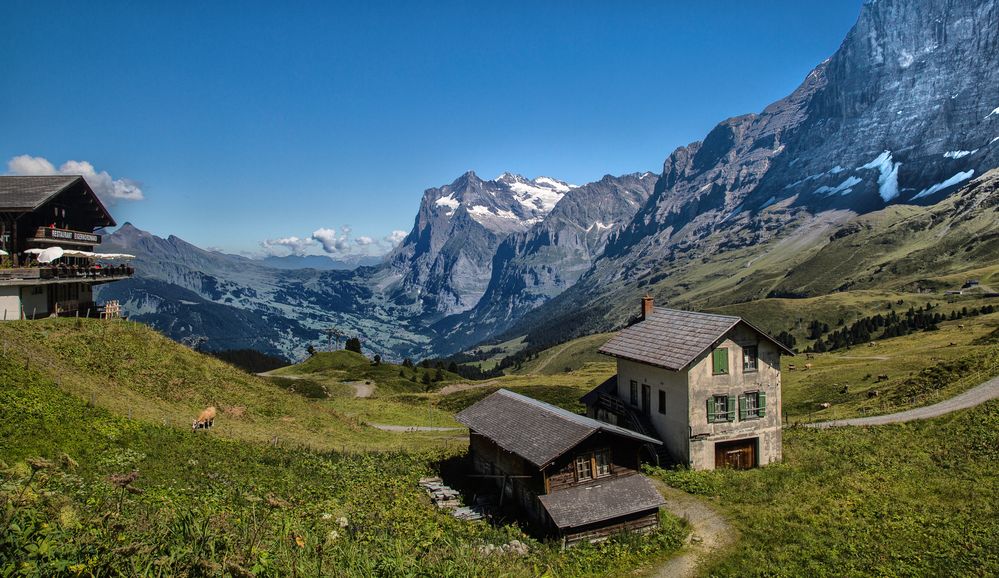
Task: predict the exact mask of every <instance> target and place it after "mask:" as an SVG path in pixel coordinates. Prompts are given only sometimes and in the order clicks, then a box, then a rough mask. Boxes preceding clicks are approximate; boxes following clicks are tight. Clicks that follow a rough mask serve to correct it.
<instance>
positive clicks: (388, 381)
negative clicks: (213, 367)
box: [267, 350, 464, 396]
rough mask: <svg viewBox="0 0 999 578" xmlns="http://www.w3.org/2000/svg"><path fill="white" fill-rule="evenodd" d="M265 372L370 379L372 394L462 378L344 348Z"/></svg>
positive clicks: (416, 388) (437, 385) (410, 390)
mask: <svg viewBox="0 0 999 578" xmlns="http://www.w3.org/2000/svg"><path fill="white" fill-rule="evenodd" d="M267 375H268V376H275V377H301V376H308V377H309V378H310V379H313V380H318V381H322V382H324V383H329V384H337V383H344V382H348V381H349V382H370V383H368V384H367V385H374V386H375V388H374V392H373V395H375V396H379V395H388V394H392V393H414V392H426V391H433V390H436V389H440V388H441V387H444V386H446V385H448V384H450V383H455V382H458V381H463V379H464V378H462V377H461V376H460V375H457V374H455V373H451V372H449V371H446V370H444V369H440V371H438V368H436V367H433V366H431V367H422V366H420V365H415V366H413V367H404V366H402V365H397V364H394V363H387V362H381V363H378V364H376V363H374V362H373V361H372V360H370V359H368V358H367V357H365V356H363V355H361V354H360V353H355V352H353V351H346V350H339V351H324V352H319V353H316V354H315V355H312V356H310V357H309V358H308V359H306V360H305V361H303V362H301V363H297V364H295V365H289V366H287V367H282V368H280V369H276V370H274V371H271V372H268V373H267ZM424 376H426V378H425V377H424ZM428 381H429V383H428Z"/></svg>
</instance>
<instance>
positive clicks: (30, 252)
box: [22, 249, 45, 255]
mask: <svg viewBox="0 0 999 578" xmlns="http://www.w3.org/2000/svg"><path fill="white" fill-rule="evenodd" d="M44 250H45V249H25V250H24V251H22V252H23V253H24V254H26V255H37V254H39V253H41V252H42V251H44Z"/></svg>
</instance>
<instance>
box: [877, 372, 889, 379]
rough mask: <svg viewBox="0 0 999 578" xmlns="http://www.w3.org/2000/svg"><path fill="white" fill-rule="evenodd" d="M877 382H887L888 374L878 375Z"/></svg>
mask: <svg viewBox="0 0 999 578" xmlns="http://www.w3.org/2000/svg"><path fill="white" fill-rule="evenodd" d="M878 381H888V374H887V373H882V374H881V375H879V376H878Z"/></svg>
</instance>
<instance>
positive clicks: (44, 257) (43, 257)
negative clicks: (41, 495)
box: [38, 247, 63, 263]
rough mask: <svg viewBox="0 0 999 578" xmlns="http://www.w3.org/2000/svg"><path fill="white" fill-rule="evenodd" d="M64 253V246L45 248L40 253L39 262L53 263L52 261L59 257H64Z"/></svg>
mask: <svg viewBox="0 0 999 578" xmlns="http://www.w3.org/2000/svg"><path fill="white" fill-rule="evenodd" d="M62 255H63V250H62V247H49V248H47V249H44V250H43V251H42V252H41V253H39V254H38V262H39V263H51V262H52V261H55V260H56V259H58V258H59V257H62Z"/></svg>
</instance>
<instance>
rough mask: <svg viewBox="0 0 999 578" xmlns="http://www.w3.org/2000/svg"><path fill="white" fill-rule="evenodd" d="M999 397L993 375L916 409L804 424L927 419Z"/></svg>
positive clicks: (825, 425) (998, 385) (997, 379)
mask: <svg viewBox="0 0 999 578" xmlns="http://www.w3.org/2000/svg"><path fill="white" fill-rule="evenodd" d="M996 398H999V377H994V378H992V379H990V380H988V381H986V382H985V383H981V384H979V385H976V386H975V387H973V388H971V389H969V390H968V391H966V392H964V393H961V394H958V395H955V396H954V397H952V398H950V399H948V400H944V401H941V402H940V403H935V404H933V405H928V406H926V407H917V408H916V409H910V410H906V411H900V412H898V413H890V414H888V415H875V416H871V417H858V418H853V419H837V420H832V421H823V422H818V423H809V424H805V426H806V427H815V428H828V427H842V426H848V425H858V426H863V425H884V424H889V423H903V422H907V421H913V420H917V419H927V418H931V417H937V416H941V415H944V414H948V413H950V412H952V411H957V410H959V409H967V408H969V407H975V406H976V405H981V404H983V403H985V402H987V401H989V400H990V399H996Z"/></svg>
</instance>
